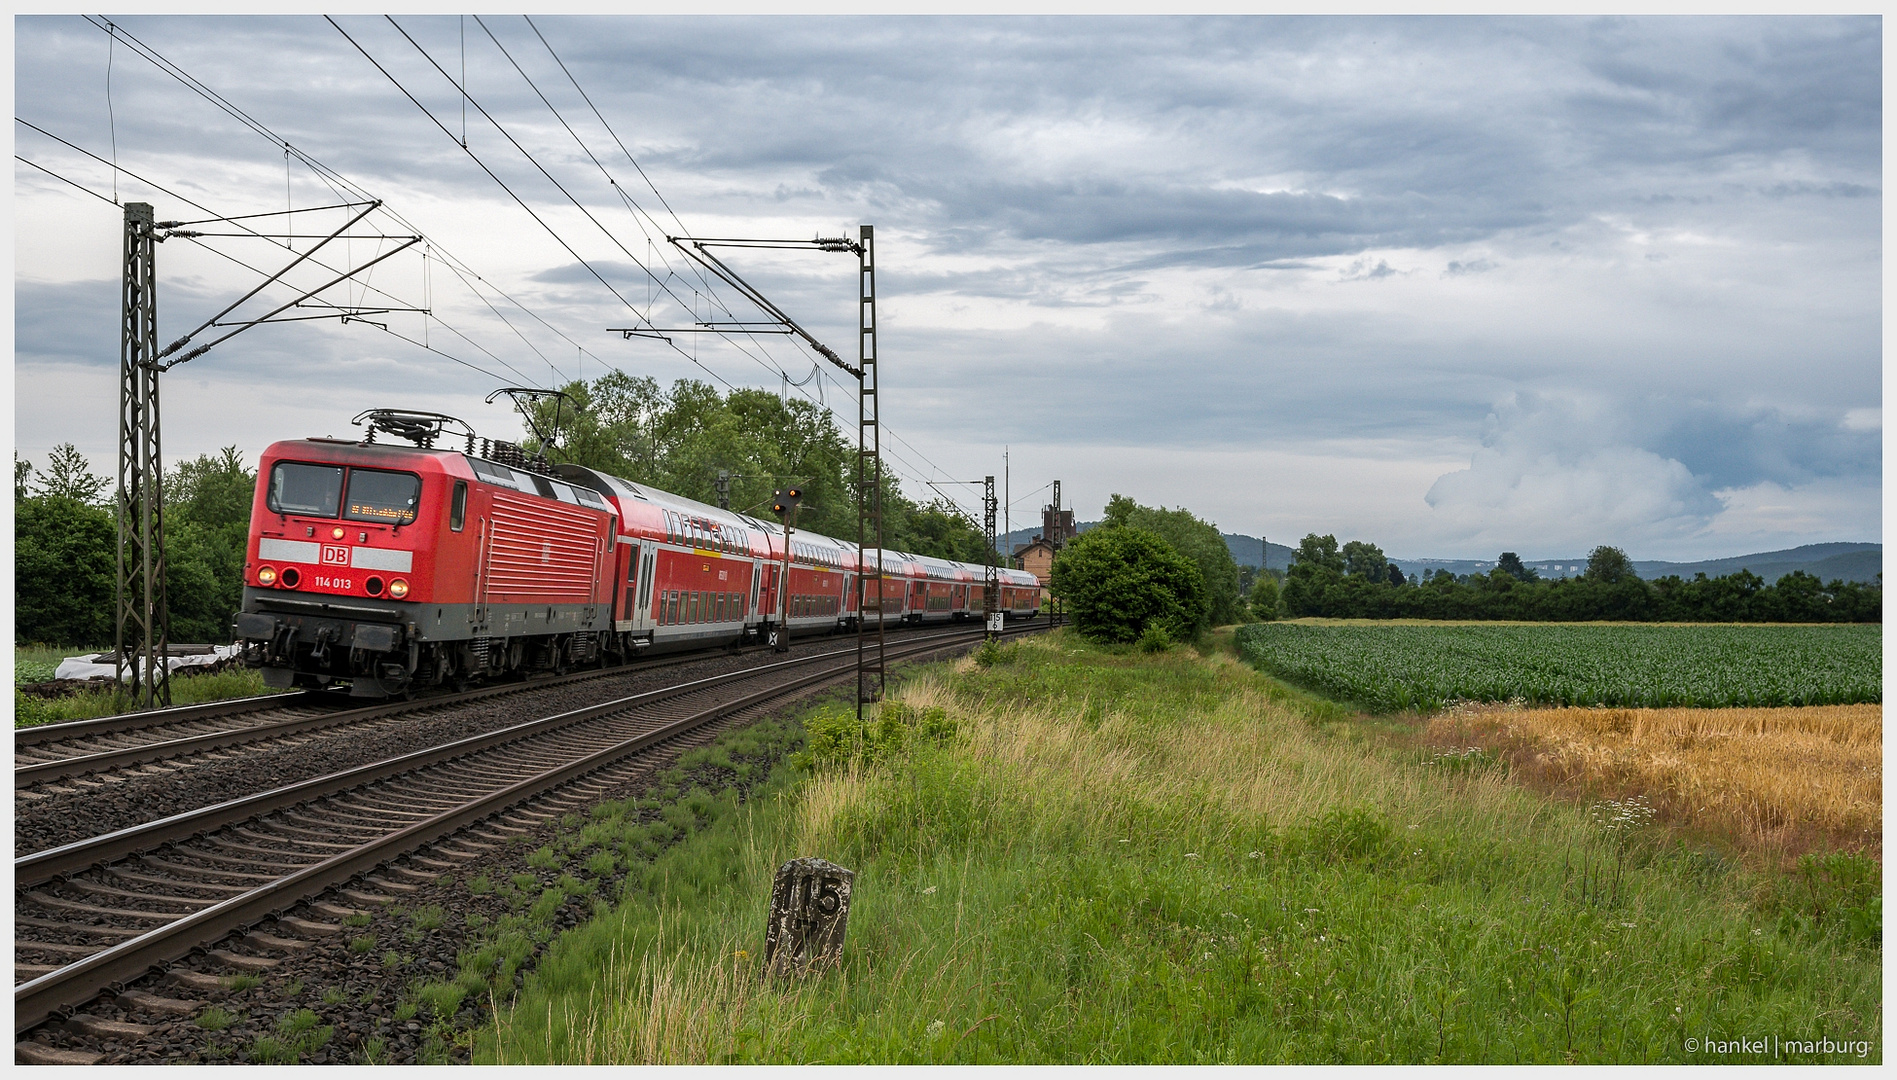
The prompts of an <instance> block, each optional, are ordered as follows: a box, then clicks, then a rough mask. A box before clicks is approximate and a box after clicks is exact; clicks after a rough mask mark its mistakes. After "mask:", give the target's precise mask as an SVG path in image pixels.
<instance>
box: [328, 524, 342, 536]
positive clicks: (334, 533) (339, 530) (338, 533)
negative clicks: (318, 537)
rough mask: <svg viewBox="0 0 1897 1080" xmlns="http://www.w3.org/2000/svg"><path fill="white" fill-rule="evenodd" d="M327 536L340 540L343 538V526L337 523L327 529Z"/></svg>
mask: <svg viewBox="0 0 1897 1080" xmlns="http://www.w3.org/2000/svg"><path fill="white" fill-rule="evenodd" d="M329 538H330V539H331V540H341V539H342V538H343V527H342V526H341V525H338V526H336V527H335V528H333V529H331V530H329Z"/></svg>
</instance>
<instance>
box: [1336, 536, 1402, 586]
mask: <svg viewBox="0 0 1897 1080" xmlns="http://www.w3.org/2000/svg"><path fill="white" fill-rule="evenodd" d="M1343 554H1344V572H1345V573H1346V574H1349V575H1350V576H1351V577H1357V578H1362V579H1364V580H1365V581H1377V582H1386V581H1389V580H1390V560H1389V559H1387V558H1385V557H1384V554H1383V549H1382V548H1380V547H1378V546H1377V545H1375V544H1372V543H1370V542H1369V541H1367V540H1352V541H1351V542H1350V543H1348V544H1345V545H1344V552H1343Z"/></svg>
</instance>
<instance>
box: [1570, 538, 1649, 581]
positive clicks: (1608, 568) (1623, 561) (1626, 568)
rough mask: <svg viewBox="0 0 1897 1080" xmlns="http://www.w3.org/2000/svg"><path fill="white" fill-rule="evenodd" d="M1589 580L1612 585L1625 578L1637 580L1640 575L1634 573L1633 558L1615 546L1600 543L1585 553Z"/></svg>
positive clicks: (1586, 575)
mask: <svg viewBox="0 0 1897 1080" xmlns="http://www.w3.org/2000/svg"><path fill="white" fill-rule="evenodd" d="M1584 576H1585V577H1586V578H1587V579H1588V580H1589V581H1598V582H1601V583H1602V584H1605V585H1614V584H1617V583H1619V582H1621V581H1624V580H1627V579H1630V578H1631V579H1633V580H1635V581H1638V580H1639V579H1640V575H1638V574H1636V573H1634V564H1633V560H1632V559H1629V558H1628V557H1627V553H1626V552H1624V551H1622V550H1620V549H1619V548H1617V547H1608V546H1607V545H1606V544H1602V545H1601V546H1600V547H1597V548H1595V549H1594V550H1593V551H1590V552H1588V555H1587V573H1586V574H1585V575H1584Z"/></svg>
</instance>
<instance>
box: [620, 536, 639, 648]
mask: <svg viewBox="0 0 1897 1080" xmlns="http://www.w3.org/2000/svg"><path fill="white" fill-rule="evenodd" d="M613 547H615V549H617V560H615V564H613V566H617V568H618V575H617V577H618V590H617V600H618V611H615V613H613V621H615V626H613V628H615V630H632V617H634V613H635V611H637V609H639V585H643V581H641V575H639V569H643V562H645V550H643V549H639V545H637V541H630V539H620V541H618V543H617V545H613Z"/></svg>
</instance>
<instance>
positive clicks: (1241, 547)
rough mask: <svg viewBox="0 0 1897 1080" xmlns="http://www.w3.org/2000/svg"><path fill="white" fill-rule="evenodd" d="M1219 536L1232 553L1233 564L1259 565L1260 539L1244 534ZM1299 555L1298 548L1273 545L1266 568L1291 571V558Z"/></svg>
mask: <svg viewBox="0 0 1897 1080" xmlns="http://www.w3.org/2000/svg"><path fill="white" fill-rule="evenodd" d="M1219 536H1220V537H1221V538H1222V539H1224V541H1225V546H1226V548H1227V549H1229V550H1230V551H1231V553H1232V561H1233V562H1235V563H1237V564H1238V565H1240V566H1257V565H1258V537H1256V536H1246V535H1245V534H1244V533H1220V534H1219ZM1297 553H1298V549H1296V548H1291V547H1286V546H1284V545H1283V544H1272V545H1271V554H1270V555H1269V556H1267V557H1266V561H1265V566H1266V568H1267V569H1271V570H1285V569H1289V568H1290V566H1291V556H1293V555H1296V554H1297Z"/></svg>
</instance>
